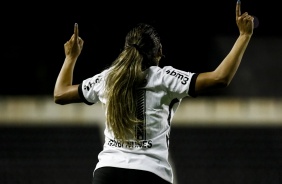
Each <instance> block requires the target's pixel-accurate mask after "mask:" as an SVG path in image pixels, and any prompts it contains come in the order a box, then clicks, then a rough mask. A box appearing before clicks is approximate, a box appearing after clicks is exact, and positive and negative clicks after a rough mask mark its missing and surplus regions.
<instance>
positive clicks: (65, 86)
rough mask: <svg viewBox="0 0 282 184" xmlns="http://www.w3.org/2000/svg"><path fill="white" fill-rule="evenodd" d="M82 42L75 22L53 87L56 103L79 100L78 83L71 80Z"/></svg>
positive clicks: (76, 101)
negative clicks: (74, 83)
mask: <svg viewBox="0 0 282 184" xmlns="http://www.w3.org/2000/svg"><path fill="white" fill-rule="evenodd" d="M83 44H84V41H83V40H82V39H81V38H80V37H79V36H78V24H75V25H74V33H73V35H72V37H71V38H70V40H69V41H67V42H66V43H65V44H64V50H65V56H66V57H65V61H64V63H63V66H62V68H61V71H60V73H59V75H58V77H57V80H56V84H55V88H54V101H55V103H57V104H61V105H64V104H69V103H78V102H81V99H80V97H79V93H78V84H76V85H73V84H72V82H73V71H74V67H75V64H76V61H77V59H78V57H79V55H80V53H81V50H82V48H83Z"/></svg>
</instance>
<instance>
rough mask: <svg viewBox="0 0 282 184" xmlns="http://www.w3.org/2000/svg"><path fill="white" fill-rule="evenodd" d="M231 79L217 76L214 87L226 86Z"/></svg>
mask: <svg viewBox="0 0 282 184" xmlns="http://www.w3.org/2000/svg"><path fill="white" fill-rule="evenodd" d="M230 82H231V80H229V78H227V77H226V78H218V79H217V80H215V85H214V87H215V88H227V87H228V86H229V84H230Z"/></svg>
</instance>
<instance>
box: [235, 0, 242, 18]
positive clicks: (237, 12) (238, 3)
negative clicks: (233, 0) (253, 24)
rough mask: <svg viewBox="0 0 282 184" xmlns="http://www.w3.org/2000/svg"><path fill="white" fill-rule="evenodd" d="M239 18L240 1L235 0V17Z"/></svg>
mask: <svg viewBox="0 0 282 184" xmlns="http://www.w3.org/2000/svg"><path fill="white" fill-rule="evenodd" d="M239 16H241V0H237V4H236V17H239Z"/></svg>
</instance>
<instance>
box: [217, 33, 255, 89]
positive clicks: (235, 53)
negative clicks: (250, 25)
mask: <svg viewBox="0 0 282 184" xmlns="http://www.w3.org/2000/svg"><path fill="white" fill-rule="evenodd" d="M250 39H251V35H240V36H239V37H238V38H237V40H236V42H235V43H234V45H233V47H232V49H231V50H230V52H229V53H228V55H227V56H226V57H225V58H224V60H223V61H222V62H221V64H220V65H219V66H218V67H217V68H216V70H215V71H214V72H215V74H216V75H217V78H219V79H221V80H223V81H224V83H226V84H227V85H228V84H229V83H230V82H231V80H232V79H233V77H234V75H235V73H236V71H237V69H238V67H239V65H240V63H241V61H242V58H243V55H244V53H245V51H246V48H247V46H248V44H249V41H250Z"/></svg>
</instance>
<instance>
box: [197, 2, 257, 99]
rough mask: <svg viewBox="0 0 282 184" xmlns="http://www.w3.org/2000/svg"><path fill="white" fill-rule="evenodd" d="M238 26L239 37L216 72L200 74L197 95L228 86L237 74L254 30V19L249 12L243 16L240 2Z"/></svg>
mask: <svg viewBox="0 0 282 184" xmlns="http://www.w3.org/2000/svg"><path fill="white" fill-rule="evenodd" d="M236 24H237V27H238V29H239V37H238V38H237V40H236V41H235V43H234V45H233V47H232V49H231V50H230V52H229V53H228V54H227V56H226V57H225V58H224V59H223V61H222V62H221V63H220V64H219V66H218V67H217V68H216V69H215V70H214V71H212V72H205V73H201V74H199V76H198V78H197V80H196V86H195V92H196V93H197V94H199V93H202V92H204V91H206V90H208V89H215V88H223V87H226V86H228V85H229V84H230V82H231V81H232V79H233V77H234V75H235V73H236V72H237V69H238V67H239V65H240V63H241V60H242V57H243V55H244V53H245V51H246V48H247V46H248V44H249V41H250V39H251V37H252V34H253V29H254V17H252V16H251V15H249V14H248V13H247V12H245V13H243V14H241V2H240V0H238V1H237V3H236Z"/></svg>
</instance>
